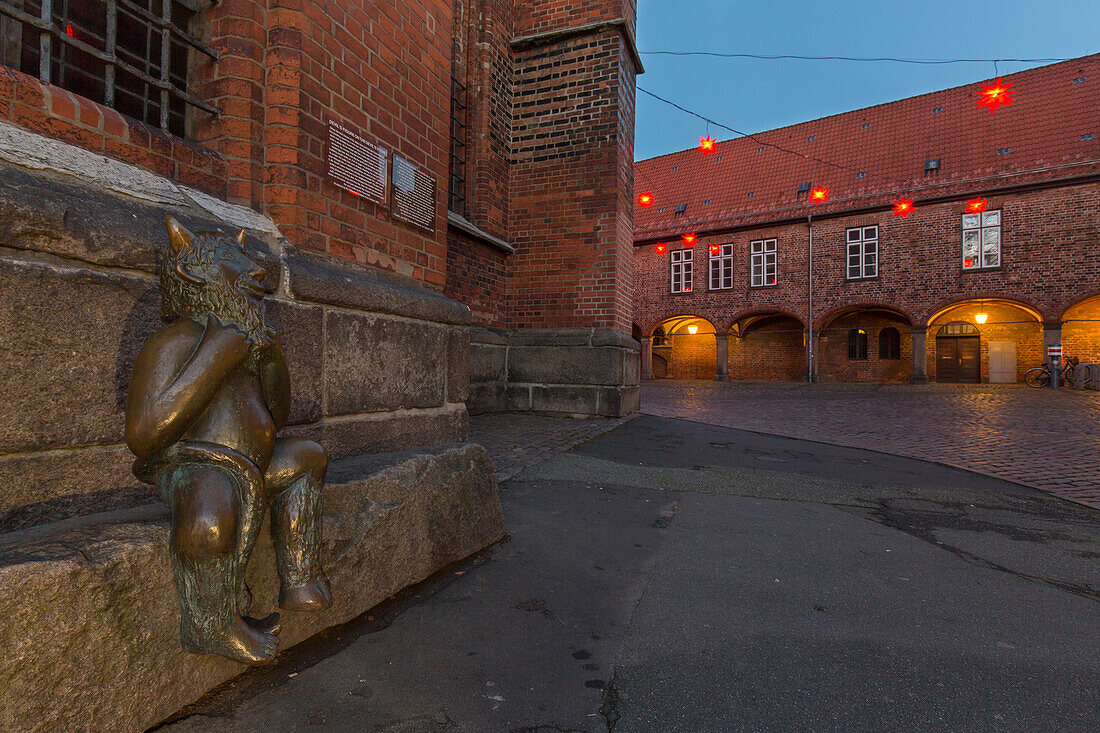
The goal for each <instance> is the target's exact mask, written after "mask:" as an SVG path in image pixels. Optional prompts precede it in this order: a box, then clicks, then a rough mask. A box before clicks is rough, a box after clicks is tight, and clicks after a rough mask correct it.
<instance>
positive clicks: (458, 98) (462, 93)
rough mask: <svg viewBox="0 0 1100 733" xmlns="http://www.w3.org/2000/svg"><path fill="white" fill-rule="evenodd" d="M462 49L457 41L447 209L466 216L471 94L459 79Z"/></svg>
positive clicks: (453, 76) (456, 40)
mask: <svg viewBox="0 0 1100 733" xmlns="http://www.w3.org/2000/svg"><path fill="white" fill-rule="evenodd" d="M460 53H461V48H460V46H459V41H458V39H457V38H456V39H455V47H454V63H453V66H452V70H451V186H450V197H449V199H448V202H447V208H448V209H450V210H451V211H453V212H455V213H456V214H459V215H461V216H465V215H466V136H467V126H468V116H467V111H468V107H469V93H468V91H467V88H466V85H465V84H463V83H462V82H461V81H459V79H458V74H459V59H460Z"/></svg>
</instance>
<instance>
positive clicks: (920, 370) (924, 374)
mask: <svg viewBox="0 0 1100 733" xmlns="http://www.w3.org/2000/svg"><path fill="white" fill-rule="evenodd" d="M911 330H912V333H913V373H912V374H911V375H910V376H909V382H910V384H928V329H927V328H926V327H924V326H913V328H912V329H911Z"/></svg>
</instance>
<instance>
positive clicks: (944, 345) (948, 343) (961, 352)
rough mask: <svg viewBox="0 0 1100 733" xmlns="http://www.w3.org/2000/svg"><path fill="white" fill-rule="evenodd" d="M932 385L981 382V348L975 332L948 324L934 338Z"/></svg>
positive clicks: (961, 324) (970, 328) (954, 324)
mask: <svg viewBox="0 0 1100 733" xmlns="http://www.w3.org/2000/svg"><path fill="white" fill-rule="evenodd" d="M936 381H937V382H961V383H964V384H978V383H979V382H981V381H982V347H981V338H980V337H979V336H978V329H976V328H974V327H973V326H972V325H970V324H969V323H948V324H947V325H946V326H944V327H943V328H941V329H940V330H939V333H938V334H937V335H936Z"/></svg>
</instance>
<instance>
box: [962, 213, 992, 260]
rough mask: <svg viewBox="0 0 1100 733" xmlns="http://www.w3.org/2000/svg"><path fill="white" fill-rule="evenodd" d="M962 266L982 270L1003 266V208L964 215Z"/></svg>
mask: <svg viewBox="0 0 1100 733" xmlns="http://www.w3.org/2000/svg"><path fill="white" fill-rule="evenodd" d="M962 260H963V261H962V266H963V269H964V270H980V269H982V268H986V267H1000V266H1001V210H1000V209H997V210H995V211H983V212H981V213H975V214H963V216H962Z"/></svg>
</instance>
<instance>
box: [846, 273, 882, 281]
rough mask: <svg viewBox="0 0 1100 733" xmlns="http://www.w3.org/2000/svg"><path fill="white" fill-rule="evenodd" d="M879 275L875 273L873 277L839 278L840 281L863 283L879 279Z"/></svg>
mask: <svg viewBox="0 0 1100 733" xmlns="http://www.w3.org/2000/svg"><path fill="white" fill-rule="evenodd" d="M881 277H882V276H881V275H875V276H874V277H845V278H841V280H840V281H841V282H842V283H865V282H868V281H874V280H878V279H880V278H881Z"/></svg>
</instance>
